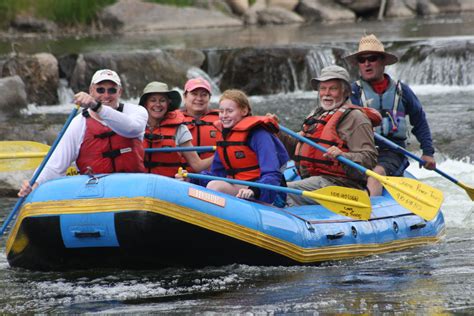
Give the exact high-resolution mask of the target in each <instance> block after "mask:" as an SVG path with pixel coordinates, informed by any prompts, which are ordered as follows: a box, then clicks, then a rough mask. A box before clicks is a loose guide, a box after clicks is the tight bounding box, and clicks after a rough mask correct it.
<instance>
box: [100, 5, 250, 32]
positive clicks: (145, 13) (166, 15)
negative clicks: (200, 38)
mask: <svg viewBox="0 0 474 316" xmlns="http://www.w3.org/2000/svg"><path fill="white" fill-rule="evenodd" d="M99 19H100V21H101V23H102V25H103V27H105V28H107V29H109V30H112V31H116V32H153V31H158V30H164V29H194V28H203V27H222V26H240V25H242V24H243V22H242V21H240V20H239V19H236V18H233V17H229V16H226V15H225V14H223V13H221V12H218V11H211V10H204V9H198V8H192V7H184V8H183V7H180V8H178V7H174V6H168V5H160V4H155V3H150V2H144V1H140V0H120V1H118V2H117V3H115V4H114V5H111V6H108V7H106V8H105V9H103V10H102V11H101V12H100V14H99Z"/></svg>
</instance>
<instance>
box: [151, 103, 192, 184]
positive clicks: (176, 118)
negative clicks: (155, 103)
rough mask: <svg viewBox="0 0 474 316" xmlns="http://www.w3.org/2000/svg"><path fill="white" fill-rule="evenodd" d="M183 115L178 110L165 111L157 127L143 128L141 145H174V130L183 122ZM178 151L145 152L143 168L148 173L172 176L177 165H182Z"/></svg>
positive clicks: (159, 146) (154, 146) (175, 171)
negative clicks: (143, 135)
mask: <svg viewBox="0 0 474 316" xmlns="http://www.w3.org/2000/svg"><path fill="white" fill-rule="evenodd" d="M183 122H184V116H183V115H182V114H181V112H180V111H171V112H168V113H166V116H165V118H164V119H163V120H162V121H161V122H160V125H159V126H158V127H155V128H153V130H151V129H150V128H149V127H147V128H146V130H145V138H144V139H143V146H144V147H145V148H163V147H176V130H177V129H178V127H179V126H180V125H181V124H183ZM181 158H182V156H181V154H180V153H179V152H169V153H163V152H157V153H146V154H145V168H146V169H147V172H148V173H155V174H160V175H163V176H167V177H174V175H175V174H176V173H177V172H178V169H179V167H182V166H183V163H182V162H181Z"/></svg>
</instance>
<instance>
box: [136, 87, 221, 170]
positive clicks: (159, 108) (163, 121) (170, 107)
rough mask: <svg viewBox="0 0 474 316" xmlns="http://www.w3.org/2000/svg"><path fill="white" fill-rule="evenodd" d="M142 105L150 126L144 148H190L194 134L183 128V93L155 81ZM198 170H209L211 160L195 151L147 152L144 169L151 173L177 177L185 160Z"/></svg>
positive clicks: (143, 95)
mask: <svg viewBox="0 0 474 316" xmlns="http://www.w3.org/2000/svg"><path fill="white" fill-rule="evenodd" d="M139 104H140V105H142V106H144V107H145V108H146V109H147V111H148V123H147V127H146V130H145V137H144V140H143V146H144V147H145V148H162V147H191V146H192V139H193V138H192V135H191V133H190V132H189V129H188V128H187V127H186V126H185V125H184V115H183V114H182V113H181V112H180V111H178V108H179V106H180V105H181V94H180V93H179V92H178V91H175V90H169V88H168V85H167V84H166V83H163V82H158V81H153V82H150V83H149V84H147V85H146V87H145V88H144V89H143V94H142V96H141V97H140V101H139ZM183 157H184V159H185V160H186V162H187V163H188V164H189V165H190V166H191V167H192V168H193V169H194V170H196V171H198V172H199V171H201V170H204V169H207V168H209V166H210V165H211V162H212V157H211V158H208V159H201V158H199V156H198V155H197V153H196V152H195V151H190V152H182V153H178V152H170V153H163V152H161V153H147V154H146V155H145V168H146V169H147V171H148V172H149V173H155V174H160V175H163V176H167V177H174V175H175V174H176V173H177V172H178V169H179V167H183V162H182V159H183Z"/></svg>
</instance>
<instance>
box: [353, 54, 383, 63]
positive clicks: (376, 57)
mask: <svg viewBox="0 0 474 316" xmlns="http://www.w3.org/2000/svg"><path fill="white" fill-rule="evenodd" d="M381 58H382V56H380V55H369V56H359V57H357V62H358V63H359V64H363V63H365V62H366V61H367V60H368V61H369V62H371V63H373V62H374V61H377V60H379V59H381Z"/></svg>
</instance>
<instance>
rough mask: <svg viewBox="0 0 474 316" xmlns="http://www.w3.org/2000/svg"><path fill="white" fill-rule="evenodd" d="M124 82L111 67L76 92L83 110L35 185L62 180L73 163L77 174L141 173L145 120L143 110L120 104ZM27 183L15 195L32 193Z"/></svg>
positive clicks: (75, 101)
mask: <svg viewBox="0 0 474 316" xmlns="http://www.w3.org/2000/svg"><path fill="white" fill-rule="evenodd" d="M121 94H122V83H121V81H120V77H119V76H118V74H117V73H116V72H115V71H113V70H110V69H101V70H98V71H97V72H96V73H95V74H94V76H93V77H92V80H91V83H90V86H89V93H86V92H79V93H77V94H76V95H75V96H74V103H75V104H79V105H80V106H81V107H82V108H83V111H82V115H78V116H76V117H75V118H74V119H73V120H72V122H71V124H70V125H69V127H68V129H67V130H66V132H65V133H64V136H63V137H62V139H61V141H60V142H59V144H58V146H57V148H56V150H55V151H54V153H53V154H52V155H51V158H50V159H49V161H48V163H47V164H46V166H45V167H44V169H43V171H42V172H41V174H40V176H39V177H38V179H37V181H36V183H35V185H34V186H33V188H34V187H36V186H37V185H39V184H41V183H43V182H46V181H48V180H51V179H54V178H58V177H60V176H64V175H65V173H66V170H67V168H68V167H69V166H70V165H71V163H73V162H76V165H77V167H78V169H79V173H81V174H85V173H114V172H145V168H144V166H143V156H144V150H143V145H142V140H143V135H144V131H145V127H146V122H147V119H148V113H147V111H146V109H144V108H143V107H141V106H138V105H135V104H131V103H119V98H120V96H121ZM31 189H32V188H31V187H30V186H29V184H28V181H25V182H24V183H23V186H22V188H21V189H20V192H19V193H18V195H20V196H23V195H27V194H29V193H30V192H31Z"/></svg>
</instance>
